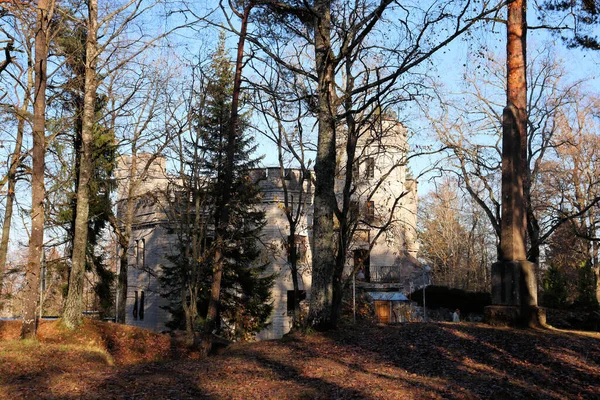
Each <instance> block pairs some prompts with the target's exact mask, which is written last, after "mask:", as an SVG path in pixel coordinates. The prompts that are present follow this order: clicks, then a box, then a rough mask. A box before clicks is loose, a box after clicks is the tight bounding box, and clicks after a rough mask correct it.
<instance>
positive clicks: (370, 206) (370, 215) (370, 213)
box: [366, 201, 375, 222]
mask: <svg viewBox="0 0 600 400" xmlns="http://www.w3.org/2000/svg"><path fill="white" fill-rule="evenodd" d="M366 206H367V210H366V218H367V221H368V222H371V221H373V220H374V219H375V202H373V201H367V204H366Z"/></svg>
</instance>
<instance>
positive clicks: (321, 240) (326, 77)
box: [308, 0, 337, 330]
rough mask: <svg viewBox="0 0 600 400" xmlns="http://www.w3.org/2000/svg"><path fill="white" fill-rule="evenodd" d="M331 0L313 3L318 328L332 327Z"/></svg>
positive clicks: (312, 318) (313, 311) (311, 319)
mask: <svg viewBox="0 0 600 400" xmlns="http://www.w3.org/2000/svg"><path fill="white" fill-rule="evenodd" d="M330 10H331V1H330V0H320V1H318V2H317V3H316V4H315V13H316V17H315V18H316V21H315V31H314V36H315V58H316V60H315V61H316V72H317V77H318V81H317V92H318V102H319V110H318V121H319V133H318V144H317V158H316V161H315V196H314V222H313V238H312V240H313V251H312V254H313V260H312V262H313V263H312V286H311V294H310V310H309V314H308V324H309V325H310V326H313V327H315V328H317V329H322V330H325V329H329V328H331V327H332V321H331V317H332V315H331V311H332V302H333V282H332V278H333V271H334V264H335V232H334V229H333V214H334V210H335V204H336V198H335V192H334V179H335V164H336V153H335V140H336V131H335V117H334V115H335V114H336V106H337V99H336V94H335V88H334V83H335V82H334V65H333V60H332V58H333V54H332V49H331V11H330Z"/></svg>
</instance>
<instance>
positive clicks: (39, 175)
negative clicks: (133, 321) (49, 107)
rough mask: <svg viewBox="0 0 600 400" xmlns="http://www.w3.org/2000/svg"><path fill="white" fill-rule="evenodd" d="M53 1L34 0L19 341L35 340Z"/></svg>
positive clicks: (44, 194)
mask: <svg viewBox="0 0 600 400" xmlns="http://www.w3.org/2000/svg"><path fill="white" fill-rule="evenodd" d="M53 8H54V2H53V1H52V0H38V6H37V26H36V33H35V67H34V71H35V87H34V96H33V98H34V103H33V151H32V170H31V235H30V237H29V256H28V260H27V266H26V267H25V287H24V289H23V325H22V326H21V338H22V339H26V338H31V337H35V334H36V329H37V323H36V322H37V321H36V310H37V304H38V289H39V282H40V281H39V275H40V271H41V256H42V251H43V246H44V198H45V197H46V189H45V186H44V170H45V168H44V163H45V157H46V136H45V126H46V84H47V82H46V81H47V75H46V72H47V62H48V25H49V23H50V19H51V17H52V11H53Z"/></svg>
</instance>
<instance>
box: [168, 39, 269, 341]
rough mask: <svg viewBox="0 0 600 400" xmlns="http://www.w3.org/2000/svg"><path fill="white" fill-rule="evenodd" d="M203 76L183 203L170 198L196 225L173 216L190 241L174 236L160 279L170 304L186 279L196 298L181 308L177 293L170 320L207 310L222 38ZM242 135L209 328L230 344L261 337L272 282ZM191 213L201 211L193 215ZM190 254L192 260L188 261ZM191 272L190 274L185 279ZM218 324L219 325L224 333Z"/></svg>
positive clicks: (215, 220) (225, 83)
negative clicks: (195, 285) (195, 287)
mask: <svg viewBox="0 0 600 400" xmlns="http://www.w3.org/2000/svg"><path fill="white" fill-rule="evenodd" d="M209 75H210V76H209V77H208V78H207V79H208V81H207V85H206V91H205V93H204V95H205V96H206V97H205V98H204V99H203V101H202V102H200V103H203V104H204V106H203V108H202V109H201V110H198V111H197V114H196V115H195V116H194V120H195V131H196V133H197V135H198V139H197V141H196V142H195V143H191V142H190V143H188V148H189V150H188V158H189V160H188V164H187V170H188V172H187V174H186V176H185V177H184V181H185V182H184V183H183V185H182V187H183V188H184V189H186V190H184V191H183V193H184V194H183V195H180V196H177V197H178V198H180V199H185V200H184V203H186V202H190V203H191V204H192V205H194V207H193V210H194V212H195V213H198V212H199V213H202V216H201V217H202V218H194V217H196V216H193V217H191V216H190V215H187V216H185V215H181V213H178V214H179V215H180V218H183V219H184V220H186V221H188V222H187V223H185V224H181V223H176V224H175V225H176V226H179V227H180V229H181V228H182V227H184V228H185V229H186V231H187V232H188V234H189V233H193V234H194V235H197V236H196V237H186V235H182V234H181V233H179V234H178V237H179V239H180V243H179V245H178V248H179V249H178V250H179V252H178V254H177V255H176V256H174V257H173V258H172V261H173V262H174V265H173V266H171V267H166V268H165V271H164V276H163V279H165V278H167V280H166V281H164V283H165V284H166V285H167V287H169V288H170V289H171V290H170V291H169V293H170V298H171V299H172V300H173V299H174V297H176V296H174V295H175V294H176V293H177V289H176V286H179V287H180V288H181V287H182V285H187V284H188V283H189V282H188V280H189V276H191V275H193V276H194V277H196V279H199V281H200V284H201V290H200V291H199V293H200V295H199V296H198V304H197V305H191V304H187V305H184V304H182V303H185V302H186V301H188V300H189V294H190V293H187V294H186V297H185V298H184V294H183V293H181V291H179V293H180V294H181V295H180V298H179V304H178V302H172V305H171V307H170V309H171V311H172V312H174V311H175V313H174V315H175V316H176V315H177V312H176V310H180V311H181V310H183V309H184V308H185V307H189V308H194V307H196V309H197V312H198V313H199V315H200V317H202V318H203V317H205V316H206V312H207V307H208V302H209V296H210V288H211V278H212V265H213V261H214V255H215V253H214V250H215V247H216V244H215V243H213V240H212V236H211V235H214V228H215V227H217V226H222V225H221V222H222V221H220V217H221V212H220V211H221V210H220V206H219V205H220V204H222V203H223V199H222V197H221V196H223V190H222V186H223V181H224V176H223V174H224V170H225V163H226V157H227V154H226V150H227V135H228V132H229V129H230V124H231V99H232V93H233V71H232V68H231V64H230V60H229V57H228V56H227V52H226V48H225V37H224V35H221V37H220V42H219V46H218V48H217V50H216V51H215V53H214V54H213V56H212V61H211V65H210V72H209ZM246 128H247V121H246V120H245V119H244V118H241V119H240V121H239V123H238V132H237V140H236V146H235V156H234V168H233V180H232V185H231V190H230V192H229V202H228V207H229V221H228V223H227V229H226V231H225V235H224V238H223V239H224V241H225V243H224V246H223V248H224V252H223V276H222V282H221V292H220V307H219V317H218V318H217V321H216V328H217V330H219V331H220V332H221V334H223V335H225V336H229V337H231V338H232V339H233V338H235V339H240V338H243V337H245V336H246V335H248V334H250V333H252V332H257V331H258V330H260V329H262V328H263V327H264V323H265V321H266V319H267V318H268V316H269V315H270V313H271V310H272V307H271V304H270V289H271V287H272V285H273V279H274V277H273V276H269V275H265V273H264V272H265V268H266V266H267V265H266V264H265V263H264V262H262V260H261V257H260V256H261V248H260V246H259V244H258V239H259V236H260V232H261V230H262V228H263V227H264V225H265V214H264V211H263V210H262V209H261V207H260V189H259V187H258V185H257V182H255V181H254V180H253V179H252V178H251V177H250V170H251V169H252V168H255V167H256V166H257V163H258V161H259V160H258V159H256V158H253V156H252V155H253V153H254V152H255V150H256V145H255V144H254V143H253V138H252V137H249V136H248V135H247V134H245V131H246ZM190 156H191V157H190ZM197 205H202V206H200V207H196V206H197ZM177 207H178V208H179V209H180V210H185V208H186V207H185V205H182V204H178V205H177ZM192 219H193V220H194V221H195V222H196V223H197V224H199V226H197V228H196V229H189V226H190V225H189V221H191V220H192ZM181 239H184V241H182V240H181ZM190 244H198V247H199V248H198V249H196V250H194V249H191V251H190V247H193V246H190ZM194 253H195V254H196V255H197V256H196V257H195V258H192V259H190V256H191V255H192V254H194ZM198 255H199V257H198ZM198 260H201V261H200V262H198ZM194 264H196V265H195V267H194V268H197V269H198V270H196V269H194V268H192V266H194ZM191 268H192V269H191ZM191 270H193V271H194V272H193V273H192V274H191V275H190V271H191ZM182 271H187V276H186V274H182V273H181V272H182ZM169 280H170V282H169ZM184 287H185V286H184ZM182 314H185V313H181V312H179V315H182ZM185 317H186V330H188V333H189V331H190V326H189V324H190V323H192V322H193V321H191V320H190V316H189V315H186V316H185ZM180 320H181V319H180ZM176 321H177V318H176V319H175V322H176ZM221 322H225V325H222V324H221ZM199 327H200V326H198V327H196V328H199Z"/></svg>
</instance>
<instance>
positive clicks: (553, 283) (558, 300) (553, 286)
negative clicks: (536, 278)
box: [541, 265, 569, 308]
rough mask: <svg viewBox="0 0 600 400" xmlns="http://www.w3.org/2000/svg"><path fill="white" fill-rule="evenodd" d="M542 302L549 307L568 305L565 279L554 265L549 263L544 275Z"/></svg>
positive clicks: (559, 269)
mask: <svg viewBox="0 0 600 400" xmlns="http://www.w3.org/2000/svg"><path fill="white" fill-rule="evenodd" d="M543 286H544V292H543V293H542V301H541V302H542V304H543V305H544V306H545V307H550V308H565V307H566V306H567V305H568V298H569V291H568V286H567V280H566V279H565V276H564V274H563V273H562V271H561V268H560V267H558V266H556V265H551V266H550V267H549V268H548V270H547V271H546V274H545V276H544V281H543Z"/></svg>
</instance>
